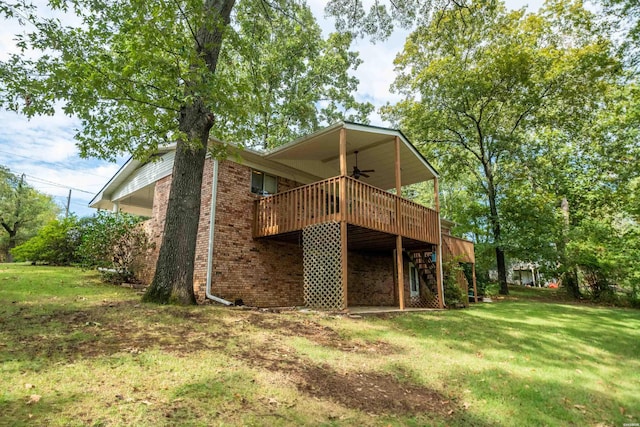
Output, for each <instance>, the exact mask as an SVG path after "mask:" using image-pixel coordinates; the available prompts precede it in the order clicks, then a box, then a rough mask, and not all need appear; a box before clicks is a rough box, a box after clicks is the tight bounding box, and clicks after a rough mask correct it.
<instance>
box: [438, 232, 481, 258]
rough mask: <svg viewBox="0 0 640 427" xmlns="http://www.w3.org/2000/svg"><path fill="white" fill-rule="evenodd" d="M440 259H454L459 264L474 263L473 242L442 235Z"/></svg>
mask: <svg viewBox="0 0 640 427" xmlns="http://www.w3.org/2000/svg"><path fill="white" fill-rule="evenodd" d="M442 258H443V259H444V260H445V261H449V260H451V259H454V258H455V259H456V260H457V261H460V262H470V263H475V262H476V261H475V253H474V250H473V242H471V241H469V240H465V239H460V238H459V237H453V236H449V235H447V234H443V235H442Z"/></svg>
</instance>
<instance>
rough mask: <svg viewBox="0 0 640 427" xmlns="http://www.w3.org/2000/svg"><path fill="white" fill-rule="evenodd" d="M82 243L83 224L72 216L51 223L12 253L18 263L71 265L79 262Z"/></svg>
mask: <svg viewBox="0 0 640 427" xmlns="http://www.w3.org/2000/svg"><path fill="white" fill-rule="evenodd" d="M80 241H81V223H80V221H79V220H78V219H77V218H76V217H75V216H70V217H68V218H64V219H60V220H57V219H56V220H53V221H51V222H50V223H48V224H47V225H45V226H44V227H42V228H41V229H40V230H38V234H36V235H35V236H34V237H32V238H31V239H29V240H27V241H26V242H25V243H23V244H21V245H19V246H17V247H15V248H13V249H12V250H11V253H12V254H13V256H14V257H15V259H16V260H17V261H31V262H34V263H35V262H43V263H47V264H52V265H70V264H73V263H75V262H77V261H78V257H77V255H76V249H77V248H78V246H79V245H80Z"/></svg>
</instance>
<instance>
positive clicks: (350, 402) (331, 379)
mask: <svg viewBox="0 0 640 427" xmlns="http://www.w3.org/2000/svg"><path fill="white" fill-rule="evenodd" d="M302 378H303V383H302V384H300V385H299V386H298V388H299V389H300V390H301V391H304V392H306V393H308V394H310V395H311V396H314V397H319V398H325V399H331V400H335V401H336V402H338V403H340V404H342V405H344V406H346V407H347V408H352V409H358V410H360V411H363V412H366V413H370V414H398V415H403V414H415V413H423V412H429V413H434V412H435V413H440V414H441V415H447V414H448V413H449V412H450V411H451V404H450V401H449V400H448V399H446V398H445V397H444V396H443V395H441V394H440V393H438V392H437V391H435V390H430V389H427V388H425V387H420V386H417V385H413V384H404V383H400V382H398V380H397V379H395V378H394V377H392V376H391V375H388V374H382V373H377V372H354V373H345V374H340V373H337V372H335V371H333V370H332V369H331V368H330V367H328V366H313V367H307V368H306V369H304V370H303V371H302Z"/></svg>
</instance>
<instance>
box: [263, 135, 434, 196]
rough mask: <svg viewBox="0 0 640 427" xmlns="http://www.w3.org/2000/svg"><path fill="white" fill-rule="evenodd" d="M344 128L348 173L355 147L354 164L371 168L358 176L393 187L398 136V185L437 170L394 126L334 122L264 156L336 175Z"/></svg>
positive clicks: (427, 176) (324, 174)
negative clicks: (399, 178)
mask: <svg viewBox="0 0 640 427" xmlns="http://www.w3.org/2000/svg"><path fill="white" fill-rule="evenodd" d="M343 127H344V128H346V130H347V170H348V173H349V174H350V173H351V172H352V171H353V166H354V165H355V154H354V152H355V151H358V168H359V169H360V170H365V169H374V170H375V172H373V173H371V174H369V175H370V177H369V178H365V177H362V178H361V180H362V181H363V182H366V183H368V184H371V185H374V186H376V187H378V188H382V189H390V188H395V143H394V141H395V138H396V136H397V137H399V138H400V169H401V174H402V185H408V184H414V183H417V182H423V181H428V180H431V179H433V178H434V177H436V176H437V172H436V171H435V170H434V169H433V167H431V165H430V164H429V163H428V162H427V161H426V160H425V159H424V158H423V157H422V156H421V155H420V153H419V152H418V151H417V150H416V148H415V147H413V145H411V143H409V141H408V140H407V139H406V138H405V136H404V135H403V134H402V133H401V132H400V131H397V130H394V129H385V128H378V127H373V126H367V125H359V124H354V123H338V124H337V125H333V126H330V127H328V128H325V129H323V130H321V131H319V132H316V133H314V134H312V135H309V136H307V137H304V138H301V139H298V140H296V141H293V142H291V143H289V144H286V145H283V146H281V147H278V148H276V149H275V150H274V151H272V152H271V153H269V154H267V155H266V156H265V157H266V158H267V159H269V160H273V161H275V162H278V163H282V164H284V165H287V166H289V167H291V168H294V169H298V170H304V171H306V172H308V173H311V174H313V175H316V176H319V177H322V178H329V177H333V176H338V175H340V157H339V154H340V130H341V129H342V128H343Z"/></svg>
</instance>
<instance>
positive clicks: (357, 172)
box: [351, 151, 375, 179]
mask: <svg viewBox="0 0 640 427" xmlns="http://www.w3.org/2000/svg"><path fill="white" fill-rule="evenodd" d="M353 154H355V155H356V164H355V165H354V166H353V172H351V177H352V178H355V179H360V177H361V176H364V177H365V178H369V175H368V173H369V172H375V170H374V169H365V170H360V169H358V152H357V151H354V152H353Z"/></svg>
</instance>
